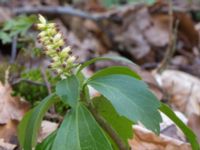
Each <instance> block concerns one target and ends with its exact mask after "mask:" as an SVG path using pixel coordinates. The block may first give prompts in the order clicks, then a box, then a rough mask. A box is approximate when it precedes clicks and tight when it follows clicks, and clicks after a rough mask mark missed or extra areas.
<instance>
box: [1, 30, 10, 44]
mask: <svg viewBox="0 0 200 150" xmlns="http://www.w3.org/2000/svg"><path fill="white" fill-rule="evenodd" d="M0 39H1V41H2V43H3V44H6V43H10V42H11V41H12V39H11V37H10V36H9V34H8V33H6V32H3V31H0Z"/></svg>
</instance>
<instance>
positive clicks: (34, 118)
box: [18, 94, 57, 150]
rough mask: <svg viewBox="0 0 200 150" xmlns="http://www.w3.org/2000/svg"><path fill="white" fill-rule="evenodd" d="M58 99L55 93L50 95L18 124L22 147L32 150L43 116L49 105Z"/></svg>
mask: <svg viewBox="0 0 200 150" xmlns="http://www.w3.org/2000/svg"><path fill="white" fill-rule="evenodd" d="M56 101H57V100H56V99H55V94H51V95H49V96H48V97H46V98H45V99H44V100H43V101H42V102H41V103H40V104H39V105H38V106H36V107H35V108H33V109H32V110H31V111H29V112H28V113H27V114H26V115H25V117H24V118H23V119H22V121H21V122H20V124H19V126H18V134H19V141H20V145H21V147H22V148H24V149H25V150H28V149H30V150H31V149H32V148H33V147H35V145H36V143H37V141H36V139H37V135H38V131H39V128H40V125H41V122H42V118H43V116H44V114H45V113H46V111H47V110H48V109H49V107H50V106H51V105H52V104H53V103H55V102H56Z"/></svg>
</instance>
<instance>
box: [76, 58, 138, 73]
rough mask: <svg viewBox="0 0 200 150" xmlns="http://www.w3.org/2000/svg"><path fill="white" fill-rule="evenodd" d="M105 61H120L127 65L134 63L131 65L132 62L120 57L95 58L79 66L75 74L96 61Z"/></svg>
mask: <svg viewBox="0 0 200 150" xmlns="http://www.w3.org/2000/svg"><path fill="white" fill-rule="evenodd" d="M106 60H109V61H121V62H125V63H128V64H134V63H133V62H132V61H130V60H129V59H127V58H124V57H120V56H112V57H110V56H107V57H97V58H94V59H91V60H89V61H86V62H85V63H83V64H82V65H81V66H80V68H79V69H78V71H77V74H78V73H80V71H81V70H82V69H83V68H85V67H87V66H89V65H91V64H93V63H95V62H97V61H106ZM134 65H136V64H134Z"/></svg>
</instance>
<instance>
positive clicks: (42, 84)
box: [11, 78, 46, 86]
mask: <svg viewBox="0 0 200 150" xmlns="http://www.w3.org/2000/svg"><path fill="white" fill-rule="evenodd" d="M21 82H26V83H30V84H33V85H36V86H46V85H45V84H44V83H40V82H35V81H32V80H28V79H22V78H20V79H18V80H16V81H14V82H12V83H11V84H12V85H16V84H19V83H21Z"/></svg>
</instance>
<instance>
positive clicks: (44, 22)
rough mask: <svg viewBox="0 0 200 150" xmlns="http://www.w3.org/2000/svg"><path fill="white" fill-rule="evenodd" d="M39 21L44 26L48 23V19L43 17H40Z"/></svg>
mask: <svg viewBox="0 0 200 150" xmlns="http://www.w3.org/2000/svg"><path fill="white" fill-rule="evenodd" d="M39 21H40V22H41V23H42V24H44V25H45V24H46V23H47V21H46V19H45V18H44V17H43V16H42V15H39Z"/></svg>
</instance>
